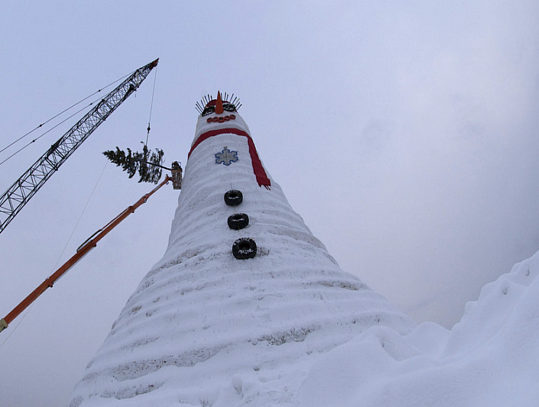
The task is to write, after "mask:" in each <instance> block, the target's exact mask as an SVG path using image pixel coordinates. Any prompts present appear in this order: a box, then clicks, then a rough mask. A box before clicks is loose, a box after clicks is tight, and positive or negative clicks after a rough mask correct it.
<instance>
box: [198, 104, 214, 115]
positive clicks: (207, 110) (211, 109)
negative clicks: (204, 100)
mask: <svg viewBox="0 0 539 407" xmlns="http://www.w3.org/2000/svg"><path fill="white" fill-rule="evenodd" d="M213 112H215V106H206V107H205V108H204V110H203V111H202V114H201V116H207V115H209V114H212V113H213Z"/></svg>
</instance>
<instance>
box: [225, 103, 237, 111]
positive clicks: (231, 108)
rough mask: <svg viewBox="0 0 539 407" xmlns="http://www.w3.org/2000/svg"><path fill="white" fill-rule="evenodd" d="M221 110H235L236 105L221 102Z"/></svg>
mask: <svg viewBox="0 0 539 407" xmlns="http://www.w3.org/2000/svg"><path fill="white" fill-rule="evenodd" d="M223 110H226V111H227V112H235V111H236V106H234V105H233V104H232V103H223Z"/></svg>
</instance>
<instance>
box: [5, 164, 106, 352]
mask: <svg viewBox="0 0 539 407" xmlns="http://www.w3.org/2000/svg"><path fill="white" fill-rule="evenodd" d="M106 168H107V163H105V165H104V166H103V169H102V170H101V174H100V175H99V177H98V178H97V181H96V182H95V185H94V187H93V188H92V190H91V191H90V195H89V196H88V199H86V203H85V204H84V207H83V208H82V211H81V213H80V215H79V217H78V219H77V221H76V222H75V225H74V226H73V228H72V230H71V234H70V235H69V237H68V238H67V241H66V243H65V245H64V248H63V249H62V251H61V253H60V254H59V255H58V257H57V259H56V262H55V263H54V267H53V269H57V268H58V264H59V263H60V260H61V258H62V257H63V256H64V253H65V251H66V249H67V246H68V245H69V243H70V242H71V240H72V239H73V235H74V234H75V231H76V230H77V229H78V227H79V224H80V221H81V220H82V217H83V216H84V214H85V213H86V209H88V205H89V204H90V201H91V200H92V198H93V197H94V195H95V191H96V190H97V187H98V186H99V184H100V183H101V180H102V179H103V175H104V174H105V170H106ZM33 306H34V303H32V304H30V306H29V307H28V309H27V310H26V311H25V312H24V313H23V314H22V316H21V318H20V320H19V321H17V325H15V326H14V327H13V330H12V331H11V332H10V333H9V335H7V337H6V338H5V340H4V341H3V342H2V343H0V349H1V348H3V347H4V345H5V344H6V343H7V341H9V338H11V336H12V335H13V334H14V333H15V331H17V329H18V328H19V326H20V325H21V324H22V322H23V321H24V319H25V318H26V316H27V315H28V314H29V313H30V310H31V309H32V307H33Z"/></svg>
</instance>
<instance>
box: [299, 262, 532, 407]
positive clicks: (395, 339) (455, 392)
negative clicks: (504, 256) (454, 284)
mask: <svg viewBox="0 0 539 407" xmlns="http://www.w3.org/2000/svg"><path fill="white" fill-rule="evenodd" d="M538 275H539V252H538V253H536V254H535V255H534V256H533V257H531V258H530V259H528V260H526V261H524V262H521V263H519V264H517V265H515V266H514V267H513V270H512V271H511V272H510V273H507V274H505V275H503V276H501V277H500V278H499V279H498V280H496V281H495V282H492V283H489V284H487V285H485V287H483V289H482V291H481V294H480V297H479V299H478V301H476V302H473V303H469V304H468V305H467V308H466V312H465V314H464V316H463V318H462V320H461V321H460V322H459V323H458V324H457V325H455V327H454V328H453V329H452V330H451V331H447V330H445V329H444V328H442V327H440V326H437V325H435V324H432V323H425V324H421V325H420V326H418V327H417V328H416V329H415V330H414V331H412V332H411V333H409V334H408V335H399V334H397V333H396V332H394V331H393V330H391V329H388V328H379V327H373V328H371V329H369V330H368V331H367V332H365V333H363V334H361V335H359V336H358V337H356V338H354V339H353V340H352V341H350V342H348V343H346V344H344V345H342V346H339V347H338V348H336V349H334V350H332V351H330V352H328V353H326V354H325V355H324V356H323V357H322V358H321V359H320V360H319V361H318V362H316V363H315V364H314V365H313V367H312V368H311V369H310V372H309V375H308V378H307V379H306V380H305V382H304V383H303V385H302V387H301V390H300V391H299V393H298V395H297V397H296V400H295V401H296V404H297V405H298V406H301V407H327V406H339V407H348V406H350V407H351V406H355V407H357V406H362V407H368V406H373V407H374V406H378V407H379V406H399V407H407V406H409V407H412V406H414V407H418V406H438V407H443V406H447V407H459V406H462V407H464V406H474V407H483V406H485V407H486V406H489V407H491V406H519V407H524V406H529V407H532V406H533V407H536V406H538V405H539V386H537V383H539V368H538V366H539V365H538V361H539V278H537V276H538Z"/></svg>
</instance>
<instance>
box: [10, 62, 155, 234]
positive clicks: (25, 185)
mask: <svg viewBox="0 0 539 407" xmlns="http://www.w3.org/2000/svg"><path fill="white" fill-rule="evenodd" d="M158 61H159V59H156V60H155V61H152V62H150V63H149V64H147V65H144V66H143V67H140V68H139V69H137V70H136V71H135V72H133V73H132V74H131V75H130V76H129V77H128V78H126V79H125V80H124V81H123V82H122V83H120V84H119V85H118V86H117V87H116V88H115V89H113V90H112V91H111V92H110V93H109V94H108V95H106V96H105V97H104V98H103V99H101V101H99V103H98V104H97V105H96V106H95V107H94V108H93V109H92V110H90V111H89V112H88V113H86V114H85V115H84V116H83V117H82V119H80V120H79V121H78V122H77V123H76V124H75V125H74V126H73V127H71V128H70V129H69V130H68V131H67V132H66V133H65V134H64V135H63V136H62V137H60V139H59V140H58V141H56V142H55V143H54V144H53V145H52V146H51V147H50V148H49V149H48V150H47V151H46V152H45V153H44V154H43V155H42V156H41V157H40V158H39V159H38V160H37V161H36V162H35V163H34V164H33V165H32V166H31V167H30V168H28V169H27V170H26V171H25V172H24V173H23V174H22V175H21V176H20V177H19V179H17V180H16V181H15V182H14V183H13V185H11V187H9V189H8V190H7V191H6V192H4V194H3V195H2V196H0V233H2V231H3V230H4V229H5V228H6V226H7V225H8V224H9V223H10V222H11V221H12V220H13V218H14V217H15V216H16V215H17V214H18V213H19V212H20V211H21V209H22V208H23V207H24V205H26V204H27V203H28V201H29V200H30V199H31V198H32V197H33V196H34V195H35V194H36V192H37V191H38V190H39V189H40V188H41V187H42V186H43V184H45V182H47V180H48V179H49V178H50V177H51V176H52V174H54V172H55V171H57V170H58V168H59V167H60V166H61V165H62V164H63V163H64V162H65V161H66V160H67V159H68V158H69V157H70V156H71V154H73V153H74V152H75V150H76V149H77V148H78V147H79V146H80V145H81V144H82V143H83V142H84V141H85V140H86V139H87V138H88V137H89V136H90V134H92V133H93V131H94V130H95V129H96V128H97V127H99V125H100V124H101V123H103V122H104V121H105V120H106V119H107V117H109V116H110V115H111V114H112V112H114V110H116V108H118V106H120V105H121V104H122V103H123V102H124V101H125V100H126V99H127V98H128V97H129V96H130V95H131V94H132V93H133V92H135V91H136V90H137V89H138V87H139V86H140V85H141V83H142V82H143V81H144V79H146V77H147V76H148V74H149V73H150V71H151V70H152V69H153V68H155V67H156V66H157V63H158Z"/></svg>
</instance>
